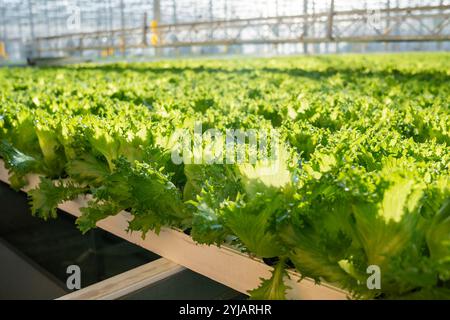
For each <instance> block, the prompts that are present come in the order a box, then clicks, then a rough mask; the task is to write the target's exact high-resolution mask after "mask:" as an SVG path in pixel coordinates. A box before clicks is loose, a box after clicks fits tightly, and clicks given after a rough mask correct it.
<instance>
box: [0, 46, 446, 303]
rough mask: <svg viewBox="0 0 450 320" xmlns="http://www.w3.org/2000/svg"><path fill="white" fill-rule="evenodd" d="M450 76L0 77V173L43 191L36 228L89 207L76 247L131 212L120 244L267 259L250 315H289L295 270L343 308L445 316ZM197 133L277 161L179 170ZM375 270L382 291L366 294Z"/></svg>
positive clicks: (287, 66) (440, 63)
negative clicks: (385, 305)
mask: <svg viewBox="0 0 450 320" xmlns="http://www.w3.org/2000/svg"><path fill="white" fill-rule="evenodd" d="M449 58H450V56H449V55H447V54H434V55H432V54H427V55H397V56H371V57H369V56H340V57H333V56H330V57H316V58H314V57H309V58H278V59H252V60H247V59H242V60H221V61H213V60H211V61H200V60H192V61H172V62H158V63H152V64H115V65H101V66H95V65H78V66H71V67H65V68H41V69H14V68H12V69H3V70H0V84H1V88H2V90H1V91H0V105H1V112H0V139H1V143H0V156H1V157H2V158H3V160H4V162H5V165H6V167H7V168H8V169H9V170H10V173H11V179H10V180H11V185H12V186H13V187H14V188H16V189H19V188H21V187H22V186H24V185H26V183H27V181H26V175H27V174H29V173H37V174H41V175H42V176H43V177H42V178H41V182H40V185H39V187H38V188H36V189H34V190H31V191H29V195H30V203H31V207H32V213H33V214H34V215H36V216H39V217H42V218H44V219H49V218H55V217H56V216H57V210H56V208H57V205H58V204H59V203H61V202H63V201H65V200H70V199H75V198H76V197H78V196H80V195H85V194H90V195H92V196H93V197H92V200H91V201H89V204H88V206H87V207H85V208H82V216H81V217H80V218H78V220H77V225H78V227H79V228H80V230H81V231H82V232H87V231H88V230H90V229H92V228H94V227H95V225H96V222H97V221H99V220H101V219H104V218H106V217H108V216H111V215H115V214H117V213H119V212H120V211H122V210H127V211H129V212H130V213H131V215H132V216H133V219H132V220H131V222H130V223H129V227H128V228H129V230H130V232H131V231H142V232H143V235H144V236H145V233H146V232H148V231H149V230H152V231H156V232H158V231H159V230H160V229H161V228H162V227H176V228H180V229H183V230H185V231H186V232H189V233H190V235H191V236H192V238H193V239H194V240H195V241H197V242H199V243H206V244H211V245H223V244H228V245H233V246H235V247H237V248H239V249H241V250H242V251H244V252H248V253H249V254H251V255H253V256H256V257H259V258H267V259H268V260H267V261H271V263H273V265H274V271H273V276H272V278H271V279H266V280H264V281H262V282H261V286H260V287H259V288H255V290H253V291H251V292H250V295H251V297H253V298H261V299H282V298H284V297H285V293H286V291H287V290H288V288H287V287H286V285H285V284H284V279H285V278H286V277H287V273H286V270H287V269H289V268H295V269H296V270H297V271H298V272H299V273H300V274H301V275H302V276H304V277H310V278H313V279H315V280H316V281H318V282H320V281H325V282H327V283H331V284H333V285H335V286H338V287H341V288H343V289H345V290H347V291H348V292H349V295H350V296H351V297H353V298H364V299H370V298H385V299H396V298H405V299H414V298H426V299H433V298H444V299H448V298H450V175H449V172H450V168H449V163H450V146H449V144H450V131H449V130H450V117H449V107H450V98H449V97H450V88H449V86H448V82H449V80H450V76H449V71H448V70H449V67H450V64H449V61H450V59H449ZM197 122H201V123H202V127H203V130H204V131H205V130H207V129H210V128H215V129H217V130H219V131H220V130H222V131H225V130H226V129H229V128H232V129H241V130H250V129H253V130H256V131H258V130H260V131H261V130H263V131H264V130H265V131H269V132H270V130H276V132H278V133H279V134H280V152H279V156H278V157H277V159H275V160H274V159H272V160H271V161H268V162H267V161H266V162H265V161H258V162H257V163H254V164H249V163H228V164H227V163H225V164H220V163H215V164H209V163H200V164H198V163H186V162H185V163H181V164H179V163H174V161H173V154H172V151H173V147H174V144H176V142H175V141H174V139H173V134H174V133H175V132H176V131H177V130H179V129H181V128H184V129H186V130H188V132H191V133H192V129H193V128H194V127H195V123H197ZM207 142H208V141H203V143H204V144H207ZM209 142H211V141H209ZM205 147H207V146H206V145H205ZM274 162H276V165H275V166H274ZM268 169H270V170H268ZM374 265H375V266H377V267H378V268H379V270H380V272H381V287H379V286H376V288H373V286H370V285H368V283H367V280H368V277H370V275H371V274H370V272H369V273H368V270H371V269H370V267H369V266H374Z"/></svg>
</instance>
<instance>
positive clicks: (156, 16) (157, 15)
mask: <svg viewBox="0 0 450 320" xmlns="http://www.w3.org/2000/svg"><path fill="white" fill-rule="evenodd" d="M153 21H156V24H157V27H156V30H158V28H159V24H160V23H161V5H160V1H159V0H153ZM156 36H157V37H158V43H157V44H156V47H155V56H157V57H159V56H160V55H161V53H162V51H161V48H159V47H158V44H159V43H160V41H161V39H160V34H159V32H158V31H157V32H156Z"/></svg>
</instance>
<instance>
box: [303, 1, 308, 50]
mask: <svg viewBox="0 0 450 320" xmlns="http://www.w3.org/2000/svg"><path fill="white" fill-rule="evenodd" d="M307 37H308V0H303V54H308V44H307V43H306V41H305V39H306V38H307Z"/></svg>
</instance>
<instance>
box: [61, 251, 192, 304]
mask: <svg viewBox="0 0 450 320" xmlns="http://www.w3.org/2000/svg"><path fill="white" fill-rule="evenodd" d="M183 270H185V268H183V267H182V266H180V265H178V264H176V263H173V262H171V261H169V260H167V259H165V258H160V259H158V260H155V261H152V262H150V263H147V264H144V265H143V266H140V267H137V268H135V269H132V270H129V271H126V272H124V273H121V274H118V275H117V276H114V277H111V278H108V279H106V280H103V281H100V282H97V283H96V284H93V285H91V286H88V287H86V288H83V289H80V290H77V291H74V292H72V293H69V294H67V295H65V296H62V297H60V298H58V299H56V300H113V299H118V298H121V297H124V296H126V295H127V294H130V293H132V292H135V291H137V290H140V289H142V288H145V287H147V286H149V285H151V284H154V283H156V282H158V281H160V280H163V279H166V278H168V277H170V276H172V275H174V274H176V273H178V272H180V271H183Z"/></svg>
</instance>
